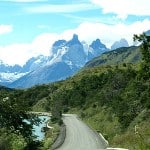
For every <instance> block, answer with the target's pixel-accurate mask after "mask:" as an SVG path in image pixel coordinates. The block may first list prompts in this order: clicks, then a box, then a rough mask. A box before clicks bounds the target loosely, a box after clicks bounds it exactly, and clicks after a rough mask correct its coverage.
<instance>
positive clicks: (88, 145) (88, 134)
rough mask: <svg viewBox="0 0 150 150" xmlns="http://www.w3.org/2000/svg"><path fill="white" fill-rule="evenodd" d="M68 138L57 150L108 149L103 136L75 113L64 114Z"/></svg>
mask: <svg viewBox="0 0 150 150" xmlns="http://www.w3.org/2000/svg"><path fill="white" fill-rule="evenodd" d="M63 121H64V123H65V125H66V138H65V141H64V143H63V144H62V145H61V146H60V147H59V148H58V149H57V150H106V147H107V144H106V142H105V141H104V139H103V138H101V137H100V136H99V135H98V134H97V133H95V132H94V131H92V130H91V129H90V128H89V127H88V126H87V125H86V124H85V123H83V122H82V121H81V120H80V119H79V118H78V117H77V115H75V114H66V115H63Z"/></svg>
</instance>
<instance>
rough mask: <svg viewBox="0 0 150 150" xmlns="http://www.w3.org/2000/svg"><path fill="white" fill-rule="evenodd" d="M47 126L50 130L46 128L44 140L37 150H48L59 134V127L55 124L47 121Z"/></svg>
mask: <svg viewBox="0 0 150 150" xmlns="http://www.w3.org/2000/svg"><path fill="white" fill-rule="evenodd" d="M48 125H49V126H51V127H52V129H49V128H46V132H45V138H44V140H43V141H42V142H41V146H40V147H39V148H38V150H48V149H50V148H51V146H52V144H53V143H54V142H55V140H56V138H57V136H58V134H59V132H60V126H59V125H58V124H57V123H53V122H51V121H49V123H48Z"/></svg>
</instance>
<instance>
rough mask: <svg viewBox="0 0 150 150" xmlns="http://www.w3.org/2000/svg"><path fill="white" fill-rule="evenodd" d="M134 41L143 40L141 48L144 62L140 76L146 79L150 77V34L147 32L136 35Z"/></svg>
mask: <svg viewBox="0 0 150 150" xmlns="http://www.w3.org/2000/svg"><path fill="white" fill-rule="evenodd" d="M134 41H139V42H141V46H140V50H141V53H142V60H143V61H142V63H141V72H140V77H141V78H143V79H144V80H147V79H149V77H150V36H149V35H146V34H145V33H143V34H141V35H139V36H138V35H134Z"/></svg>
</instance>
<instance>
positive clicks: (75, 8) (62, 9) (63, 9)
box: [25, 4, 98, 13]
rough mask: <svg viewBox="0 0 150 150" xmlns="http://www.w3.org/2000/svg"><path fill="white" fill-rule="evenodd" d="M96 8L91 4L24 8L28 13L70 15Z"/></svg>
mask: <svg viewBox="0 0 150 150" xmlns="http://www.w3.org/2000/svg"><path fill="white" fill-rule="evenodd" d="M97 8H98V7H97V6H95V5H92V4H65V5H51V4H49V5H41V6H34V7H26V8H25V11H26V12H28V13H71V12H80V11H85V10H93V9H97Z"/></svg>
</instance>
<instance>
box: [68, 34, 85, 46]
mask: <svg viewBox="0 0 150 150" xmlns="http://www.w3.org/2000/svg"><path fill="white" fill-rule="evenodd" d="M75 44H79V45H82V44H81V42H80V41H79V39H78V35H77V34H74V35H73V37H72V39H71V40H70V41H68V42H67V46H71V45H75Z"/></svg>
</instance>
